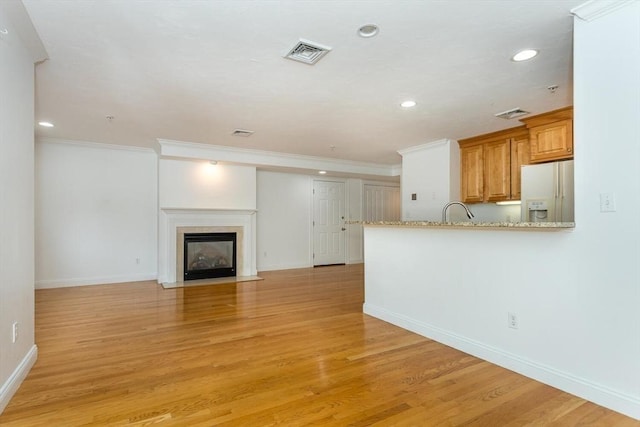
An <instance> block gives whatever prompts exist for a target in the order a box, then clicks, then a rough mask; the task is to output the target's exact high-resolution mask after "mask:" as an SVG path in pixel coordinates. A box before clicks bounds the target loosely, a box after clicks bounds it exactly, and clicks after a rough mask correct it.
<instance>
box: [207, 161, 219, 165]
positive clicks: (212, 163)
mask: <svg viewBox="0 0 640 427" xmlns="http://www.w3.org/2000/svg"><path fill="white" fill-rule="evenodd" d="M209 164H210V165H213V166H215V165H217V164H218V162H217V161H215V160H209Z"/></svg>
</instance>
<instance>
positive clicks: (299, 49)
mask: <svg viewBox="0 0 640 427" xmlns="http://www.w3.org/2000/svg"><path fill="white" fill-rule="evenodd" d="M330 50H331V48H330V47H328V46H322V45H321V44H318V43H315V42H310V41H309V40H304V39H300V41H299V42H298V43H297V44H296V45H295V46H294V47H293V48H292V49H291V50H290V51H289V53H287V54H286V55H285V58H288V59H293V60H294V61H299V62H304V63H305V64H309V65H313V64H315V63H316V62H318V61H319V60H320V58H322V57H323V56H325V55H326V54H327V53H329V51H330Z"/></svg>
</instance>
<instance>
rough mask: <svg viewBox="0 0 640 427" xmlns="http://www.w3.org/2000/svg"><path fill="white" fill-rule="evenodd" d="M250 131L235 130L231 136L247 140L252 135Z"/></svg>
mask: <svg viewBox="0 0 640 427" xmlns="http://www.w3.org/2000/svg"><path fill="white" fill-rule="evenodd" d="M253 132H254V131H252V130H245V129H236V130H234V131H233V133H232V134H231V135H233V136H241V137H243V138H247V137H250V136H251V135H253Z"/></svg>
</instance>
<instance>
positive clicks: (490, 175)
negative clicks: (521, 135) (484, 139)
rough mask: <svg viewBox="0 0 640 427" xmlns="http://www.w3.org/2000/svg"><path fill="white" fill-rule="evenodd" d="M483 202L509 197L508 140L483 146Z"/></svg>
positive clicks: (509, 148) (509, 159)
mask: <svg viewBox="0 0 640 427" xmlns="http://www.w3.org/2000/svg"><path fill="white" fill-rule="evenodd" d="M484 177H485V178H484V200H485V201H486V202H498V201H500V200H509V198H510V197H511V144H510V141H509V140H508V139H502V140H498V141H495V142H488V143H486V144H485V145H484Z"/></svg>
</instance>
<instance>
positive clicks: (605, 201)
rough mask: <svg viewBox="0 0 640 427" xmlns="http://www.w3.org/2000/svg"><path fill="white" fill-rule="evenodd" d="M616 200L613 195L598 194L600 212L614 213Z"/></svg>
mask: <svg viewBox="0 0 640 427" xmlns="http://www.w3.org/2000/svg"><path fill="white" fill-rule="evenodd" d="M615 211H616V198H615V195H614V194H613V193H600V212H615Z"/></svg>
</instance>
